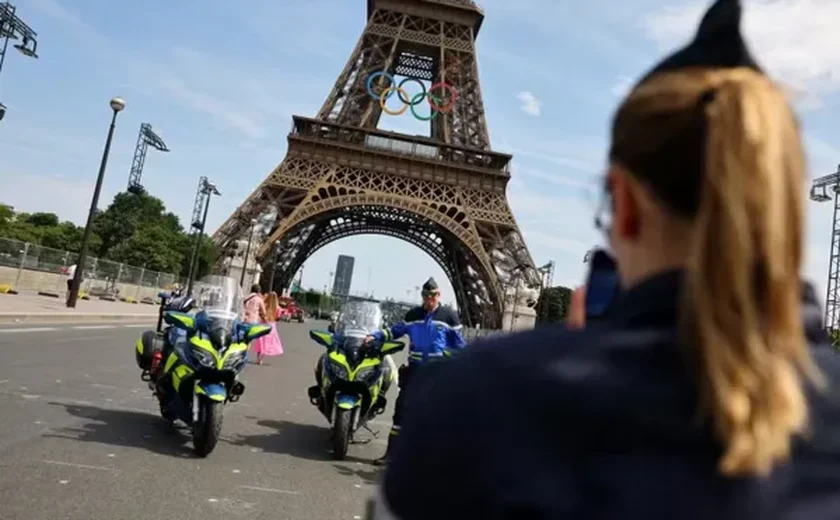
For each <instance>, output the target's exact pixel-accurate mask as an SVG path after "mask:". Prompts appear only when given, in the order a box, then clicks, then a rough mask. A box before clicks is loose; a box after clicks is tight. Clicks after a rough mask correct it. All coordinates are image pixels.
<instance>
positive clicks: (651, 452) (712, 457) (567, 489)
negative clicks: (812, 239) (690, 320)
mask: <svg viewBox="0 0 840 520" xmlns="http://www.w3.org/2000/svg"><path fill="white" fill-rule="evenodd" d="M680 280H681V276H680V274H679V273H669V274H664V275H660V276H657V277H655V278H652V279H650V280H648V281H646V282H643V283H642V284H640V285H638V286H637V287H635V288H633V289H631V290H630V291H628V293H627V294H626V295H625V296H624V297H623V298H622V299H621V300H619V301H618V302H616V306H615V308H614V313H613V314H612V315H611V317H610V318H609V320H607V321H606V322H604V323H603V324H600V325H595V326H593V327H588V328H587V329H586V330H584V331H574V332H573V331H567V330H565V329H564V328H563V327H549V328H540V329H536V330H533V331H529V332H526V333H523V334H518V335H515V336H510V337H507V338H500V339H494V340H490V341H488V342H486V343H484V344H482V343H477V344H476V345H475V346H474V347H471V348H470V349H469V350H467V351H465V353H464V354H463V356H461V357H459V358H457V359H454V360H453V361H452V362H451V363H445V364H441V365H440V366H439V367H436V368H435V370H434V371H432V372H430V373H427V374H425V375H424V376H430V377H423V378H421V379H418V380H417V384H416V385H413V387H412V389H411V394H410V395H409V396H408V398H409V399H411V403H410V406H412V407H413V408H414V410H413V411H412V413H411V414H409V415H408V416H407V420H406V422H405V424H404V427H403V430H402V435H401V439H400V440H401V442H400V443H399V444H398V445H397V446H396V452H395V453H394V458H393V460H392V463H391V465H390V467H389V469H388V471H387V474H386V477H385V481H384V485H383V489H384V493H380V495H379V497H378V499H377V501H376V502H374V503H376V504H377V506H376V508H375V511H371V512H370V513H369V518H399V519H401V520H414V519H417V520H421V519H422V520H429V519H435V520H445V519H459V520H464V519H473V518H475V519H482V520H485V519H488V520H489V519H502V518H505V519H508V518H509V519H516V520H529V519H549V518H563V519H573V520H583V519H595V518H597V519H639V520H783V519H784V520H792V519H797V520H832V519H840V404H839V403H838V398H837V396H838V390H837V389H836V388H834V386H832V388H830V389H828V390H827V391H825V392H824V393H816V392H813V393H812V394H811V398H810V399H811V400H810V402H811V414H812V415H811V423H812V428H813V432H812V434H811V436H810V438H809V439H807V440H801V441H799V442H797V443H796V446H795V451H794V456H793V458H792V461H791V463H790V464H788V465H785V466H783V467H779V468H778V469H777V470H776V471H775V472H774V473H773V474H772V476H771V477H770V478H766V479H759V478H739V479H732V478H724V477H723V476H721V475H720V473H719V472H718V469H717V464H718V460H719V457H720V455H721V448H720V446H719V444H718V443H716V442H715V441H714V439H713V436H712V433H711V431H710V428H709V427H708V425H704V424H701V423H700V422H699V421H697V420H696V417H697V413H696V412H697V400H698V399H697V395H696V390H695V386H694V385H693V384H692V383H691V379H690V377H687V372H688V373H690V372H691V371H690V370H688V369H687V367H686V361H685V358H684V356H683V355H682V353H681V351H680V347H679V346H678V344H677V341H676V326H675V324H676V320H677V315H676V306H677V305H676V304H677V300H678V291H679V287H680ZM805 299H806V312H805V314H806V316H805V317H804V319H805V321H806V324H807V326H808V337H809V339H810V340H811V341H812V342H813V355H814V356H815V358H816V361H817V363H818V365H819V366H820V367H821V368H822V370H823V372H824V373H825V374H826V375H827V376H828V378H830V380H831V382H832V383H836V382H837V378H838V375H840V366H839V364H838V361H840V358H838V357H837V356H838V354H835V353H834V352H833V351H832V349H831V347H830V346H829V345H828V343H827V338H826V336H825V334H824V333H822V332H821V331H820V320H819V319H818V305H817V303H816V301H815V300H814V294H813V291H812V290H810V289H808V290H806V291H805ZM405 447H409V448H405ZM383 495H384V496H383ZM389 510H390V511H389Z"/></svg>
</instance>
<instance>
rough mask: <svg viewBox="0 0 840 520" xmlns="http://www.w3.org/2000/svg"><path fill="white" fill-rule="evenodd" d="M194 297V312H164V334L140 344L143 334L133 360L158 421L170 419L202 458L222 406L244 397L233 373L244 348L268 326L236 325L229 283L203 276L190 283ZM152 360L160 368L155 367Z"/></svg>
mask: <svg viewBox="0 0 840 520" xmlns="http://www.w3.org/2000/svg"><path fill="white" fill-rule="evenodd" d="M194 294H196V297H195V298H196V299H195V302H194V304H195V308H196V309H197V312H196V313H195V314H194V315H190V314H188V313H187V312H184V311H183V310H181V311H178V310H174V309H169V308H167V309H166V310H165V311H164V312H163V313H162V321H163V322H165V323H166V324H168V325H169V327H168V329H165V330H168V333H165V332H162V333H161V335H160V336H158V335H155V336H154V337H153V338H152V339H154V341H144V339H147V338H149V335H148V334H145V333H144V335H143V337H141V339H140V340H139V341H138V343H137V347H136V359H137V364H138V366H139V367H140V369H141V370H143V375H142V376H141V377H142V378H143V379H144V380H147V381H149V382H150V387H153V391H154V395H155V396H156V397H157V399H158V402H159V404H160V411H161V416H162V417H163V418H164V420H166V421H167V422H168V423H169V424H170V426H173V425H174V422H175V421H176V420H180V421H182V422H184V423H185V424H186V425H187V426H189V427H190V428H191V430H192V438H193V447H194V450H195V452H196V454H197V455H199V456H200V457H206V456H207V455H209V454H210V453H211V452H212V451H213V449H214V448H215V447H216V443H217V442H218V440H219V435H220V434H221V429H222V419H223V410H224V405H225V404H226V403H228V402H232V403H235V402H237V401H238V400H239V398H240V397H241V396H242V394H243V393H244V392H245V386H244V385H243V384H242V382H241V381H239V374H240V373H241V372H242V369H243V368H244V366H245V362H246V360H247V354H248V344H249V343H250V342H251V341H253V340H255V339H257V338H259V337H261V336H265V335H266V334H268V333H270V332H271V327H270V326H268V325H260V324H254V325H252V324H245V323H241V322H240V321H239V310H240V309H241V308H242V297H241V292H240V289H239V284H238V283H237V281H236V280H234V279H233V278H229V277H224V276H215V275H214V276H207V277H204V278H202V279H201V280H199V281H198V282H196V284H195V291H194ZM170 305H171V303H170ZM161 306H162V307H163V304H161ZM161 336H162V337H161ZM156 360H158V361H163V363H162V364H161V363H159V362H158V364H157V365H156V364H155V362H156Z"/></svg>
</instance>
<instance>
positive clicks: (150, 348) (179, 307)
mask: <svg viewBox="0 0 840 520" xmlns="http://www.w3.org/2000/svg"><path fill="white" fill-rule="evenodd" d="M158 298H159V299H160V305H159V307H158V319H157V326H156V327H155V330H147V331H145V332H143V334H142V335H141V336H140V338H139V339H138V340H137V342H136V343H135V353H134V356H135V359H136V361H137V366H138V367H140V369H141V370H142V371H143V372H142V374H141V375H140V378H141V379H142V380H143V381H147V382H148V383H149V389H150V390H154V389H155V381H154V380H155V378H156V377H157V375H158V373H159V372H160V370H159V369H160V367H161V365H162V364H163V353H164V352H165V351H167V352H168V351H170V350H171V349H172V345H174V344H175V343H176V342H177V341H178V339H179V338H181V337H183V336H186V333H185V332H184V331H183V330H181V329H179V328H177V327H174V326H172V325H167V326H166V327H164V326H163V325H164V319H163V318H164V315H165V314H166V312H167V311H176V312H183V313H188V312H190V311H192V310H193V309H194V308H195V299H194V298H192V297H191V296H189V295H184V294H183V293H182V289H181V288H180V287H178V286H176V288H175V290H173V291H172V292H160V293H158Z"/></svg>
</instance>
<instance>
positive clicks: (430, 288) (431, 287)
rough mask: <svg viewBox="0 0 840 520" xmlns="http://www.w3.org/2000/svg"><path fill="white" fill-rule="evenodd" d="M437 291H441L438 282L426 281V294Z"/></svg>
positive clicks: (424, 288) (424, 287)
mask: <svg viewBox="0 0 840 520" xmlns="http://www.w3.org/2000/svg"><path fill="white" fill-rule="evenodd" d="M437 290H440V288H439V287H438V284H437V282H436V281H435V279H434V278H429V279H428V280H426V283H424V284H423V291H424V292H426V291H437Z"/></svg>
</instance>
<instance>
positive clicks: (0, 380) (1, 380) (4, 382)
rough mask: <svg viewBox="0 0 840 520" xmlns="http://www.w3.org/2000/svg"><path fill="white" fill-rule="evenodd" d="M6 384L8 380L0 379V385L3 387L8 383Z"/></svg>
mask: <svg viewBox="0 0 840 520" xmlns="http://www.w3.org/2000/svg"><path fill="white" fill-rule="evenodd" d="M8 382H9V380H8V379H0V385H4V384H6V383H8Z"/></svg>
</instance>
